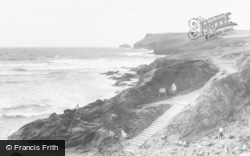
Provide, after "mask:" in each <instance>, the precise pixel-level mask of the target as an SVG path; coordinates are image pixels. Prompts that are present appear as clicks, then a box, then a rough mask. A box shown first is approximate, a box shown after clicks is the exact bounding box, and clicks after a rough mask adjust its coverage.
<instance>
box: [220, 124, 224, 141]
mask: <svg viewBox="0 0 250 156" xmlns="http://www.w3.org/2000/svg"><path fill="white" fill-rule="evenodd" d="M223 133H224V129H223V128H222V127H220V128H219V139H222V138H223V136H224V134H223Z"/></svg>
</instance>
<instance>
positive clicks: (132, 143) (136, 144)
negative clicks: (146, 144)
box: [130, 141, 142, 147]
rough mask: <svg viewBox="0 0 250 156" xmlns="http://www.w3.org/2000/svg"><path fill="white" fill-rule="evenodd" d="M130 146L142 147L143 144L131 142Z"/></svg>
mask: <svg viewBox="0 0 250 156" xmlns="http://www.w3.org/2000/svg"><path fill="white" fill-rule="evenodd" d="M130 145H134V146H138V147H140V146H141V145H142V144H141V143H138V142H134V141H131V142H130Z"/></svg>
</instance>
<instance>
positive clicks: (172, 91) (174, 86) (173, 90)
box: [170, 83, 177, 94]
mask: <svg viewBox="0 0 250 156" xmlns="http://www.w3.org/2000/svg"><path fill="white" fill-rule="evenodd" d="M176 90H177V86H176V84H175V83H173V84H172V86H171V89H170V91H171V94H174V93H175V92H176Z"/></svg>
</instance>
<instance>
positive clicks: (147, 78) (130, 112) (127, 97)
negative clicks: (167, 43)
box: [10, 58, 218, 152]
mask: <svg viewBox="0 0 250 156" xmlns="http://www.w3.org/2000/svg"><path fill="white" fill-rule="evenodd" d="M135 70H136V71H137V73H138V74H139V75H140V80H139V82H138V83H137V85H136V86H135V87H133V88H129V89H126V90H124V91H123V92H121V93H120V94H118V95H117V96H115V97H113V98H111V99H109V100H104V101H102V100H97V101H96V102H93V103H91V104H89V105H87V106H85V107H83V108H79V109H77V110H65V112H64V114H59V115H57V114H52V115H51V116H50V117H49V118H47V119H43V120H37V121H35V122H32V123H30V124H27V125H25V126H23V127H22V128H21V129H19V130H18V131H17V132H16V133H14V134H13V135H12V136H10V139H24V140H28V139H30V140H33V139H38V140H40V139H65V140H66V147H78V148H80V149H82V150H83V149H84V150H85V151H88V152H89V151H92V150H99V151H103V150H107V149H108V148H106V147H107V146H111V145H112V144H115V143H118V142H119V138H118V139H112V138H110V137H108V133H109V131H110V130H112V131H113V132H114V133H115V134H116V135H118V136H119V135H120V131H121V130H125V132H127V133H128V134H129V135H130V138H132V137H133V136H135V135H137V134H138V133H140V132H141V131H142V130H143V129H145V128H146V127H147V126H149V125H150V124H151V123H152V122H153V121H154V120H155V119H156V118H157V117H158V116H160V115H161V114H162V113H164V112H165V111H166V110H167V109H169V107H170V106H169V105H160V106H155V107H148V108H144V106H146V105H147V103H150V102H152V101H157V100H160V99H158V89H159V87H166V88H169V87H170V86H171V85H172V83H176V85H177V88H178V89H177V94H176V95H178V94H182V93H186V92H190V91H192V90H195V89H197V88H199V87H201V86H203V85H204V83H205V82H206V81H207V80H209V79H210V78H211V77H212V76H213V75H215V74H216V73H217V72H218V69H217V68H216V67H215V66H214V65H212V64H211V63H209V62H208V61H201V60H199V61H198V60H169V59H167V58H161V59H158V60H156V61H154V62H153V63H151V64H150V65H148V66H142V67H139V68H138V69H135ZM169 97H171V96H170V95H168V98H169Z"/></svg>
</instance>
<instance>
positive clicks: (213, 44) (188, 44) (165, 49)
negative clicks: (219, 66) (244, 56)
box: [134, 30, 250, 54]
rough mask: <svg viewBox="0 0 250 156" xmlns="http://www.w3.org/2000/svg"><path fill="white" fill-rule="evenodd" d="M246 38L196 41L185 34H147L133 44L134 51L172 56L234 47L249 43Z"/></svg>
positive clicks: (237, 32)
mask: <svg viewBox="0 0 250 156" xmlns="http://www.w3.org/2000/svg"><path fill="white" fill-rule="evenodd" d="M242 32H244V34H246V33H249V31H246V32H245V31H240V30H237V31H235V32H232V33H235V34H241V33H242ZM249 42H250V39H249V38H248V37H245V38H244V37H243V38H241V39H239V38H227V39H226V40H225V39H224V38H223V36H218V37H216V38H213V39H210V40H206V39H205V37H201V38H199V39H197V40H191V39H189V38H188V34H187V33H162V34H148V35H146V36H145V38H144V39H142V40H141V41H139V42H137V43H135V44H134V48H135V49H150V50H154V52H155V53H156V54H173V53H190V52H193V51H200V50H210V49H215V48H217V47H230V46H231V47H234V46H238V45H239V44H241V43H244V44H245V43H249Z"/></svg>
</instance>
